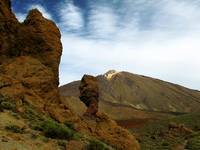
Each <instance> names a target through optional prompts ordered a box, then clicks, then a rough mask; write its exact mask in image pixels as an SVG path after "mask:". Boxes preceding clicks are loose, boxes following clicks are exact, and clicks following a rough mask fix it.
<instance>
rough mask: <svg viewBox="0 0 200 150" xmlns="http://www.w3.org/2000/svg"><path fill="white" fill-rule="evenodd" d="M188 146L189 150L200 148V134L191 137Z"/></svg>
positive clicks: (199, 149)
mask: <svg viewBox="0 0 200 150" xmlns="http://www.w3.org/2000/svg"><path fill="white" fill-rule="evenodd" d="M186 148H187V149H188V150H200V136H195V137H193V138H191V139H189V140H188V142H187V145H186Z"/></svg>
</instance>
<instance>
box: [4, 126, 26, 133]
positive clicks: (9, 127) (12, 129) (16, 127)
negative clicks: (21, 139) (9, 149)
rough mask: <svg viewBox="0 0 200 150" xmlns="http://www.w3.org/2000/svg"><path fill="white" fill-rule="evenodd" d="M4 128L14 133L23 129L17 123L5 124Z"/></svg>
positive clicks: (21, 131)
mask: <svg viewBox="0 0 200 150" xmlns="http://www.w3.org/2000/svg"><path fill="white" fill-rule="evenodd" d="M5 129H6V130H8V131H11V132H14V133H23V129H22V128H20V127H19V126H17V125H9V126H6V127H5Z"/></svg>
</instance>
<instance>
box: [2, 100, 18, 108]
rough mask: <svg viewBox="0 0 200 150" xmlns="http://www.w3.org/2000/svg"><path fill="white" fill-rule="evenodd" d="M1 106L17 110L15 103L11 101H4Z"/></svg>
mask: <svg viewBox="0 0 200 150" xmlns="http://www.w3.org/2000/svg"><path fill="white" fill-rule="evenodd" d="M0 105H1V108H3V109H8V110H15V108H16V107H15V105H14V104H13V103H11V102H9V101H3V102H1V104H0Z"/></svg>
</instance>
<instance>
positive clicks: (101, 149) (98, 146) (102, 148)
mask: <svg viewBox="0 0 200 150" xmlns="http://www.w3.org/2000/svg"><path fill="white" fill-rule="evenodd" d="M87 150H110V149H109V148H108V146H106V144H104V143H103V142H101V141H98V140H91V141H90V143H89V145H88V147H87Z"/></svg>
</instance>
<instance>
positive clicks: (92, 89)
mask: <svg viewBox="0 0 200 150" xmlns="http://www.w3.org/2000/svg"><path fill="white" fill-rule="evenodd" d="M79 90H80V100H81V101H82V102H83V103H84V104H85V105H86V106H87V111H86V115H92V116H95V115H96V113H97V112H98V102H99V87H98V81H97V78H96V77H93V76H91V75H84V76H83V78H82V79H81V83H80V86H79Z"/></svg>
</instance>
